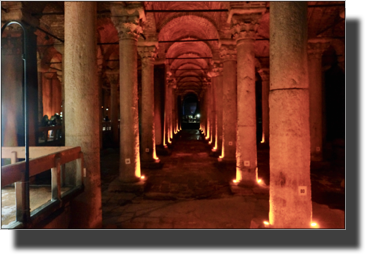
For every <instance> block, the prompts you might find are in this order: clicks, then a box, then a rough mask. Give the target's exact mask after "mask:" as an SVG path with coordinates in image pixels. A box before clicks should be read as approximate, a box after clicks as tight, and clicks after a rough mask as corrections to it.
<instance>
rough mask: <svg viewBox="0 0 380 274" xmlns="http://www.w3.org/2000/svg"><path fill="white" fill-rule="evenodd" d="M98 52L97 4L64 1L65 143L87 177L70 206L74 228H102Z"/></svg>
mask: <svg viewBox="0 0 380 274" xmlns="http://www.w3.org/2000/svg"><path fill="white" fill-rule="evenodd" d="M83 30H86V31H83ZM96 51H97V49H96V3H95V2H65V56H64V58H65V59H64V61H65V74H64V85H65V87H66V88H67V89H66V92H65V110H66V124H65V126H66V128H65V130H66V132H65V133H66V140H65V141H66V146H80V147H81V150H82V152H83V156H84V168H85V174H86V175H85V177H84V192H83V193H82V194H81V195H80V196H78V197H77V198H75V199H74V200H73V201H72V203H71V207H72V208H71V214H72V220H71V221H72V223H71V225H70V226H71V227H75V228H101V227H102V199H101V181H100V151H99V111H98V105H99V96H98V85H97V67H96ZM66 174H67V169H66Z"/></svg>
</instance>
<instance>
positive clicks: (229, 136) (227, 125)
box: [220, 40, 237, 162]
mask: <svg viewBox="0 0 380 274" xmlns="http://www.w3.org/2000/svg"><path fill="white" fill-rule="evenodd" d="M221 43H222V46H221V48H220V57H221V59H222V60H223V147H222V155H221V159H222V161H226V162H236V130H237V127H236V120H237V113H236V112H237V103H236V100H237V98H236V43H235V41H233V40H221Z"/></svg>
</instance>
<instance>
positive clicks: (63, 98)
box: [54, 28, 66, 144]
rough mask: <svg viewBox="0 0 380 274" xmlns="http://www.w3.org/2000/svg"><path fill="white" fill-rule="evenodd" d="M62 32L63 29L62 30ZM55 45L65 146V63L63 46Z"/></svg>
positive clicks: (60, 44)
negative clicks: (60, 56) (57, 55)
mask: <svg viewBox="0 0 380 274" xmlns="http://www.w3.org/2000/svg"><path fill="white" fill-rule="evenodd" d="M62 31H63V28H62ZM56 42H57V44H55V45H54V48H55V49H56V50H57V51H58V52H59V53H60V54H61V55H62V63H61V64H56V66H57V68H58V69H60V71H59V70H57V78H58V80H59V81H60V82H61V97H62V100H61V106H62V107H61V111H62V136H63V144H65V121H66V113H65V81H63V75H64V68H65V65H64V62H65V46H64V44H62V43H61V42H58V41H56Z"/></svg>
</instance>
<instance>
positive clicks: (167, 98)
mask: <svg viewBox="0 0 380 274" xmlns="http://www.w3.org/2000/svg"><path fill="white" fill-rule="evenodd" d="M171 81H172V79H171V78H170V77H169V76H168V77H166V89H165V119H164V123H165V125H164V134H165V136H164V145H168V144H170V143H171V141H170V93H171V84H170V83H171Z"/></svg>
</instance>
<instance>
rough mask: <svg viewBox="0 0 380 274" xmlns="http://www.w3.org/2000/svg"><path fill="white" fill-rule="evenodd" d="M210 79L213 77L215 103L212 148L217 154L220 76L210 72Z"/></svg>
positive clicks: (213, 99)
mask: <svg viewBox="0 0 380 274" xmlns="http://www.w3.org/2000/svg"><path fill="white" fill-rule="evenodd" d="M208 75H209V77H211V88H212V101H213V112H212V117H213V130H212V140H213V142H214V146H213V148H212V151H213V152H215V151H216V150H217V149H218V123H219V121H218V117H217V115H216V107H217V106H216V101H217V100H218V98H217V96H216V91H217V78H216V77H217V76H218V75H219V74H218V73H217V72H214V71H212V72H209V73H208Z"/></svg>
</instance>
